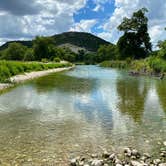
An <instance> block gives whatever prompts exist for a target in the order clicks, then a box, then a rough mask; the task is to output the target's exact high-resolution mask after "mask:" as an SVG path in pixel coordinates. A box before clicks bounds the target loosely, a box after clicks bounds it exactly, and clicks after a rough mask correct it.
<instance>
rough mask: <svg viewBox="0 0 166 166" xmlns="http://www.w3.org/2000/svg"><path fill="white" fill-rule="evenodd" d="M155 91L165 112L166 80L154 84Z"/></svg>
mask: <svg viewBox="0 0 166 166" xmlns="http://www.w3.org/2000/svg"><path fill="white" fill-rule="evenodd" d="M156 86H157V87H156V89H157V93H158V96H159V100H160V103H161V105H162V107H163V110H164V111H165V112H166V82H165V81H160V82H158V83H157V84H156Z"/></svg>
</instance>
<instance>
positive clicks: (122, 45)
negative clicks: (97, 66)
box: [117, 8, 152, 59]
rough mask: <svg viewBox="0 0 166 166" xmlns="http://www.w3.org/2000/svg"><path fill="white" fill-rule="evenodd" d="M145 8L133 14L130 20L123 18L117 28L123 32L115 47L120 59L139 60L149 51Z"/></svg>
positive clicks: (150, 47) (149, 44)
mask: <svg viewBox="0 0 166 166" xmlns="http://www.w3.org/2000/svg"><path fill="white" fill-rule="evenodd" d="M146 12H147V9H146V8H142V9H140V10H138V11H137V12H134V13H133V15H132V17H131V18H126V17H125V18H124V19H123V21H122V23H121V24H120V25H119V26H118V30H120V31H123V32H124V34H123V36H122V37H121V38H120V39H119V41H118V43H117V46H118V50H119V53H120V56H121V59H125V58H127V57H131V58H135V59H140V58H145V57H146V56H147V55H148V54H149V53H150V52H151V51H152V45H151V43H150V37H149V34H148V25H147V24H148V18H147V17H146V16H145V13H146Z"/></svg>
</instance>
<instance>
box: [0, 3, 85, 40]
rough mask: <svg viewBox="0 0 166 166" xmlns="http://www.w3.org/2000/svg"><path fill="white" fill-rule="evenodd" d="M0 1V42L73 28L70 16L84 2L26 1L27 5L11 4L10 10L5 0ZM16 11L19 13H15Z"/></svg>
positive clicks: (71, 16) (83, 4)
mask: <svg viewBox="0 0 166 166" xmlns="http://www.w3.org/2000/svg"><path fill="white" fill-rule="evenodd" d="M1 1H2V0H0V24H1V25H3V26H0V39H1V42H2V41H7V40H13V39H20V38H26V39H29V38H32V37H34V36H36V35H53V34H55V33H60V32H64V31H68V30H69V29H70V27H72V25H73V24H74V20H73V14H74V13H75V12H76V11H78V10H79V9H81V8H82V7H84V6H85V5H86V0H78V1H75V0H68V1H65V0H30V1H27V3H29V5H25V3H23V2H22V0H18V1H16V0H15V1H16V4H15V5H14V6H11V4H10V3H9V2H8V1H9V0H7V1H5V2H3V3H1ZM32 4H33V5H32ZM22 7H23V8H22ZM18 8H20V10H23V11H19V13H18V12H17V9H18ZM24 8H26V10H24ZM35 9H36V10H37V12H36V13H35V12H34V11H35ZM33 10H34V11H33Z"/></svg>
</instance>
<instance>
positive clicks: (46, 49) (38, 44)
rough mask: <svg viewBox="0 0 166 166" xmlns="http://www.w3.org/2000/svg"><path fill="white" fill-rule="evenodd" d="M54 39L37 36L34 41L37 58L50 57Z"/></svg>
mask: <svg viewBox="0 0 166 166" xmlns="http://www.w3.org/2000/svg"><path fill="white" fill-rule="evenodd" d="M53 44H54V40H53V39H52V38H50V37H36V38H35V40H34V41H33V49H34V56H35V59H36V60H41V59H43V58H47V59H49V58H50V52H51V51H52V47H53Z"/></svg>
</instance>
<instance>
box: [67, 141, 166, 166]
mask: <svg viewBox="0 0 166 166" xmlns="http://www.w3.org/2000/svg"><path fill="white" fill-rule="evenodd" d="M70 166H166V142H164V146H163V147H162V148H161V149H160V152H159V157H157V158H155V157H154V156H153V155H151V154H148V153H140V152H139V151H138V150H136V149H134V148H130V147H127V148H124V152H123V154H117V153H115V152H107V151H105V152H103V153H101V154H92V155H91V156H90V157H89V158H85V157H83V156H81V157H80V156H78V157H76V158H73V159H71V161H70Z"/></svg>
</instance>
